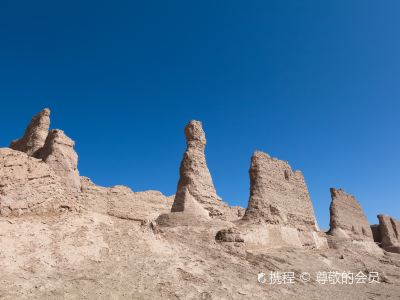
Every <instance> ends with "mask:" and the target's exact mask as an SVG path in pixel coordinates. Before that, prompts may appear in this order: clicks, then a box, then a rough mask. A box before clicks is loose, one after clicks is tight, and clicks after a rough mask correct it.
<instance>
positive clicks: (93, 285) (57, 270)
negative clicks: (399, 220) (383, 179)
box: [0, 211, 400, 299]
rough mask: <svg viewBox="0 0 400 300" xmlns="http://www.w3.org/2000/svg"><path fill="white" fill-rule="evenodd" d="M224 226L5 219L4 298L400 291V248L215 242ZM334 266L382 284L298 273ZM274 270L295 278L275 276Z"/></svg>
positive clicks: (1, 240) (0, 252)
mask: <svg viewBox="0 0 400 300" xmlns="http://www.w3.org/2000/svg"><path fill="white" fill-rule="evenodd" d="M224 226H226V224H223V222H221V223H215V224H214V223H212V224H209V225H203V226H201V227H191V226H182V227H174V228H164V227H163V228H157V227H156V228H154V226H152V224H151V223H149V222H146V221H140V220H129V219H124V218H121V217H115V216H110V215H108V214H101V213H96V212H90V211H85V212H81V213H67V214H64V215H61V216H47V217H43V216H41V217H24V218H12V219H11V218H0V299H400V255H397V254H390V253H385V254H384V255H382V256H374V255H370V254H368V253H366V252H362V251H355V250H350V249H344V250H335V249H327V250H312V249H297V248H287V249H249V248H246V246H245V245H244V244H242V243H238V244H234V243H229V244H220V243H218V242H215V239H214V237H215V233H216V232H217V231H218V230H219V229H221V228H224ZM328 271H338V272H343V271H347V272H352V273H354V274H357V273H359V272H360V271H362V272H364V273H365V274H368V273H369V272H379V275H380V283H371V284H368V283H365V284H329V283H327V284H325V285H323V284H320V283H317V282H316V281H315V278H312V279H311V281H310V282H306V283H305V282H302V281H301V280H300V279H299V276H300V274H301V273H303V272H308V273H310V275H311V277H316V272H328ZM262 272H263V273H265V274H267V276H266V279H267V282H266V283H265V284H260V283H259V282H258V274H259V273H262ZM270 272H281V274H282V273H286V272H289V274H290V273H291V272H293V273H294V275H295V277H296V279H295V282H294V283H287V284H270V283H269V279H270V278H269V275H270ZM275 274H277V273H275ZM322 274H323V273H322ZM278 275H279V273H278Z"/></svg>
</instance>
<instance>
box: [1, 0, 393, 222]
mask: <svg viewBox="0 0 400 300" xmlns="http://www.w3.org/2000/svg"><path fill="white" fill-rule="evenodd" d="M399 12H400V2H399V1H398V0H393V1H365V0H364V1H348V0H346V1H340V0H339V1H320V0H316V1H265V0H262V1H234V0H231V1H217V0H213V1H205V0H203V1H151V0H149V1H117V0H114V1H99V0H97V1H71V0H70V1H16V0H12V1H8V0H3V1H1V2H0V43H1V46H0V99H1V109H0V111H1V116H0V132H1V134H0V143H1V145H2V146H7V145H8V144H9V142H10V141H11V140H12V139H15V138H17V137H20V136H21V135H22V133H23V131H24V129H25V127H26V125H27V123H28V121H29V120H30V118H31V117H32V115H33V114H35V113H37V112H38V111H39V110H41V109H42V108H43V107H46V106H48V107H50V108H51V109H52V127H53V128H60V129H63V130H65V131H66V133H67V134H68V135H69V136H70V137H71V138H73V139H74V140H75V141H76V142H77V147H76V148H77V151H78V154H79V158H80V162H79V169H80V172H81V174H82V175H85V176H89V177H91V178H92V179H93V181H95V182H96V183H98V184H101V185H107V186H109V185H115V184H124V185H128V186H130V187H131V188H132V189H133V190H135V191H139V190H147V189H155V190H160V191H162V192H163V193H165V194H167V195H168V194H174V193H175V189H176V184H177V180H178V168H179V163H180V160H181V157H182V154H183V152H184V149H185V140H184V135H183V128H184V126H185V125H186V123H187V122H188V121H189V120H191V119H198V120H201V121H202V122H203V124H204V129H205V131H206V134H207V139H208V146H207V160H208V165H209V168H210V171H211V173H212V176H213V179H214V184H215V186H216V188H217V192H218V193H219V194H220V196H221V197H222V198H223V199H225V200H226V201H228V202H229V203H230V204H235V205H242V206H244V207H246V206H247V201H248V197H249V177H248V169H249V165H250V157H251V155H252V153H253V151H254V150H257V149H258V150H262V151H265V152H268V153H270V154H271V155H272V156H275V157H278V158H280V159H283V160H288V161H289V162H290V164H291V166H292V167H293V168H294V169H300V170H302V171H303V173H304V175H305V179H306V181H307V183H308V187H309V189H310V192H311V197H312V200H313V203H314V208H315V211H316V214H317V218H318V221H319V223H320V225H321V227H322V228H327V227H328V224H329V204H330V195H329V188H330V187H343V188H344V189H345V190H347V191H348V192H349V193H351V194H354V195H356V196H357V198H358V200H359V201H360V202H361V204H362V206H363V208H364V210H365V212H366V214H367V215H368V218H369V220H370V222H371V223H376V215H377V214H378V213H385V214H391V215H392V216H395V217H397V218H399V219H400V204H399V203H400V202H399V201H400V195H399V187H400V174H399V166H400V140H399V129H400V117H399V116H400V18H399Z"/></svg>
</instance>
